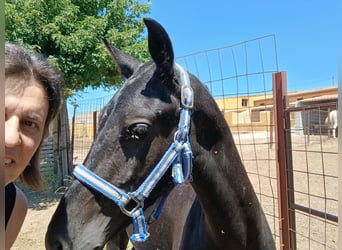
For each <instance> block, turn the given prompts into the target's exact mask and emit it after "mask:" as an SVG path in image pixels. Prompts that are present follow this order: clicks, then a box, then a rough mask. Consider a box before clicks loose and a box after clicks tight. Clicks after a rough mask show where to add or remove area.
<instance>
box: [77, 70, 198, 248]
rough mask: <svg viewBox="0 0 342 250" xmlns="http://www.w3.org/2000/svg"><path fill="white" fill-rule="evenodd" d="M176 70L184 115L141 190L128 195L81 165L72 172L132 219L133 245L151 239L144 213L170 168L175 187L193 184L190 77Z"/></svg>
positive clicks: (157, 214) (192, 99) (156, 212)
mask: <svg viewBox="0 0 342 250" xmlns="http://www.w3.org/2000/svg"><path fill="white" fill-rule="evenodd" d="M175 66H176V68H177V69H178V71H179V74H180V80H181V85H182V90H181V115H180V120H179V123H178V130H177V131H176V133H175V137H174V141H173V143H172V144H171V145H170V147H169V149H168V150H167V151H166V153H165V154H164V156H163V157H162V159H161V160H160V161H159V162H158V164H157V165H156V166H155V167H154V169H153V170H152V172H151V173H150V174H149V175H148V176H147V178H146V179H145V181H144V182H143V183H142V184H141V185H140V186H139V187H138V189H137V190H135V191H134V192H129V193H126V192H124V191H123V190H121V189H120V188H118V187H116V186H114V185H112V184H111V183H109V182H107V181H106V180H104V179H103V178H101V177H99V176H97V175H96V174H95V173H93V172H92V171H91V170H89V169H87V168H86V167H85V166H83V165H82V164H78V165H77V166H76V167H75V168H74V171H73V174H74V176H75V178H76V179H78V180H79V181H80V182H82V183H83V184H85V185H87V186H89V187H91V188H93V189H95V190H96V191H98V192H100V193H102V194H103V195H104V196H106V197H107V198H109V199H111V200H112V201H114V202H115V203H116V204H117V205H118V206H119V207H120V209H121V211H122V212H123V213H124V214H126V215H127V216H129V217H132V219H133V226H134V233H133V235H132V236H131V240H132V241H133V242H144V241H146V239H147V238H148V236H149V233H148V231H147V226H146V222H145V217H144V213H143V207H144V200H145V199H146V198H147V197H148V196H149V194H150V193H151V191H152V190H153V188H154V187H155V186H156V185H157V183H158V182H159V180H160V179H161V178H162V177H163V175H164V174H165V172H166V171H167V170H168V168H169V167H170V165H171V164H172V165H173V168H172V177H173V181H174V183H175V184H178V183H183V182H184V181H185V180H190V181H191V180H192V174H191V173H192V150H191V145H190V142H189V132H190V124H191V111H192V108H193V101H194V96H193V91H192V88H191V86H190V79H189V75H188V73H187V72H186V71H185V70H184V69H183V68H182V67H181V66H180V65H178V64H175ZM132 201H133V202H135V203H136V205H135V206H134V208H133V209H130V210H128V209H127V208H126V206H127V205H128V204H129V203H130V204H131V203H132ZM161 201H162V202H161V203H160V204H159V206H158V209H156V210H155V214H154V215H153V217H154V218H156V219H157V218H158V217H159V215H160V213H161V210H162V205H163V204H164V202H165V199H162V200H161Z"/></svg>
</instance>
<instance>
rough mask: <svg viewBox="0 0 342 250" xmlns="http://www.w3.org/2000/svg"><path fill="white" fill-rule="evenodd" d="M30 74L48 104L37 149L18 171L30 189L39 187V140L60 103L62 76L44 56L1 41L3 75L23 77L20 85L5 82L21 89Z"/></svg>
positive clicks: (54, 115) (41, 183) (41, 185)
mask: <svg viewBox="0 0 342 250" xmlns="http://www.w3.org/2000/svg"><path fill="white" fill-rule="evenodd" d="M31 77H33V78H34V79H35V80H36V81H37V82H39V83H40V84H41V85H42V86H43V88H44V89H45V92H46V94H47V98H48V102H49V108H48V114H47V118H46V121H45V125H44V133H43V135H44V136H43V137H42V140H41V142H40V144H39V147H38V149H37V151H36V152H35V153H34V155H33V156H32V158H31V160H30V163H29V165H28V166H27V167H26V168H25V170H24V171H23V173H22V174H21V175H20V180H21V181H22V182H24V183H25V184H27V185H28V186H29V187H31V188H33V189H37V190H38V189H42V188H43V187H44V186H43V182H42V177H41V175H40V151H41V147H42V144H43V140H44V138H45V137H46V135H47V134H48V131H49V125H50V123H51V121H52V120H53V119H54V118H55V117H56V115H57V114H58V112H59V109H60V106H61V99H62V85H63V78H62V76H61V74H60V73H59V71H58V70H57V69H56V68H55V67H53V66H52V65H51V64H50V63H49V62H48V61H47V59H46V58H45V57H44V56H43V55H41V54H38V53H30V52H28V51H27V50H26V49H25V48H24V47H22V46H21V45H18V44H14V43H9V42H6V43H5V79H7V78H14V79H24V80H26V81H18V82H20V86H6V88H11V89H18V90H20V89H23V86H22V84H25V83H26V84H30V81H29V80H30V79H31Z"/></svg>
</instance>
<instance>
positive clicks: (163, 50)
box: [144, 18, 174, 75]
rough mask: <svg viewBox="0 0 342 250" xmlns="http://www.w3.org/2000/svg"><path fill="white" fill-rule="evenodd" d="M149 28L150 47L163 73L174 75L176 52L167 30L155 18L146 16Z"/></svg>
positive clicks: (153, 57)
mask: <svg viewBox="0 0 342 250" xmlns="http://www.w3.org/2000/svg"><path fill="white" fill-rule="evenodd" d="M144 23H145V25H146V27H147V30H148V49H149V51H150V54H151V57H152V59H153V61H154V62H155V63H156V65H157V68H159V69H160V70H161V73H162V74H166V75H173V64H174V54H173V48H172V43H171V40H170V38H169V35H168V34H167V32H166V30H165V29H164V28H163V27H162V26H161V25H160V24H159V23H158V22H156V21H155V20H153V19H151V18H144Z"/></svg>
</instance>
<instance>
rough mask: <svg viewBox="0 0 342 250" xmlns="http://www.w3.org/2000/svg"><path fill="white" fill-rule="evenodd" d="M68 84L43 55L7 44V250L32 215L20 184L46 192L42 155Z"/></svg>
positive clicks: (5, 167)
mask: <svg viewBox="0 0 342 250" xmlns="http://www.w3.org/2000/svg"><path fill="white" fill-rule="evenodd" d="M61 84H62V78H61V76H60V75H59V73H58V72H57V71H56V69H55V68H54V67H52V66H51V65H50V64H49V63H48V61H47V60H46V59H45V58H44V57H42V56H41V55H39V54H30V53H29V52H28V51H27V50H26V49H25V48H23V47H22V46H20V45H17V44H11V43H6V44H5V161H4V162H5V166H4V176H5V185H6V187H5V199H6V206H5V207H6V214H5V215H6V221H5V246H6V249H10V248H11V246H12V245H13V243H14V241H15V239H16V238H17V236H18V233H19V231H20V228H21V226H22V224H23V221H24V219H25V216H26V212H27V200H26V197H25V194H24V193H23V192H22V191H21V190H20V189H19V188H18V187H16V186H15V185H14V183H13V181H14V180H16V179H17V178H19V179H20V180H21V181H22V182H23V183H25V184H26V185H28V186H29V187H31V188H32V189H34V190H41V189H42V188H43V184H42V178H41V175H40V166H39V163H40V160H39V158H40V149H41V146H42V142H43V140H44V138H45V136H47V135H48V128H49V124H50V122H51V121H52V120H53V118H54V117H55V116H56V115H57V113H58V111H59V108H60V104H61Z"/></svg>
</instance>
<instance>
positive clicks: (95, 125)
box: [93, 111, 97, 140]
mask: <svg viewBox="0 0 342 250" xmlns="http://www.w3.org/2000/svg"><path fill="white" fill-rule="evenodd" d="M96 131H97V111H94V112H93V140H95V137H96Z"/></svg>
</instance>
